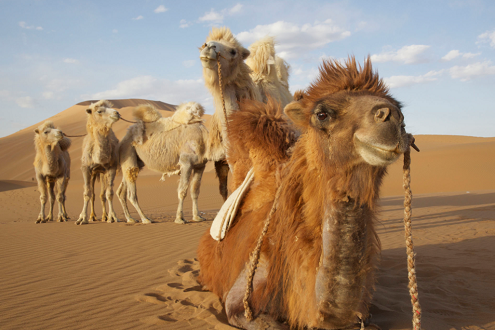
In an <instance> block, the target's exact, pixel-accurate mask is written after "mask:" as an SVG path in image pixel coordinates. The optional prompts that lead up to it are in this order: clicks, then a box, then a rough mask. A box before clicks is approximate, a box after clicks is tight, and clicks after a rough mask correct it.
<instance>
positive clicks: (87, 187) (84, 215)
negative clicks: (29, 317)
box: [76, 166, 93, 225]
mask: <svg viewBox="0 0 495 330" xmlns="http://www.w3.org/2000/svg"><path fill="white" fill-rule="evenodd" d="M81 170H82V174H83V179H84V193H83V196H84V204H83V209H82V211H81V214H80V215H79V219H77V220H76V225H82V224H86V223H89V222H88V204H89V200H90V199H91V198H92V196H93V195H92V194H93V191H92V189H91V188H92V187H91V179H92V178H91V169H90V168H89V167H87V166H84V167H82V168H81Z"/></svg>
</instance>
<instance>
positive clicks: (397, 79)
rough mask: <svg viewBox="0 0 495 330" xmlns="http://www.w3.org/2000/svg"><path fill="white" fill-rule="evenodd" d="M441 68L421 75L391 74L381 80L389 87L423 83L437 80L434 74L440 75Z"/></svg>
mask: <svg viewBox="0 0 495 330" xmlns="http://www.w3.org/2000/svg"><path fill="white" fill-rule="evenodd" d="M442 72H443V70H440V71H430V72H428V73H427V74H424V75H421V76H392V77H388V78H384V79H383V80H384V81H385V83H386V84H387V85H388V86H389V87H390V88H399V87H406V86H411V85H417V84H423V83H427V82H432V81H435V80H437V78H436V76H438V75H440V74H441V73H442Z"/></svg>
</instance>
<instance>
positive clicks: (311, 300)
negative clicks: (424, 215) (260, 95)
mask: <svg viewBox="0 0 495 330" xmlns="http://www.w3.org/2000/svg"><path fill="white" fill-rule="evenodd" d="M294 98H295V101H293V102H291V103H289V104H288V105H287V106H286V107H285V109H284V113H285V114H286V115H287V117H288V118H290V121H291V122H292V123H293V124H294V125H296V126H297V127H298V128H299V130H300V132H301V135H300V136H299V138H298V139H297V140H295V139H291V137H292V136H293V134H292V133H293V132H291V131H292V130H293V128H292V127H291V123H290V122H289V120H287V119H286V117H285V116H283V112H282V109H281V107H280V106H279V104H278V103H277V102H275V101H273V100H270V99H269V101H268V102H267V103H266V104H264V103H260V102H257V101H250V100H246V101H244V102H242V103H241V105H240V108H241V111H238V112H236V113H233V114H232V115H231V121H230V123H229V141H230V144H231V146H232V147H233V148H237V149H239V150H241V151H242V150H249V151H248V153H249V157H250V159H251V160H252V163H253V166H254V183H253V184H252V185H251V187H250V190H249V191H248V192H247V193H246V195H245V197H244V200H243V201H242V203H241V205H240V209H239V212H238V213H237V216H236V218H235V219H234V222H233V224H232V226H231V228H230V230H229V231H228V232H227V234H226V236H225V238H224V239H223V240H222V241H216V240H214V239H213V238H212V236H210V232H209V230H207V232H206V233H205V234H204V235H203V236H202V238H201V240H200V243H199V246H198V250H197V254H198V260H199V263H200V274H199V277H198V281H199V283H200V284H201V285H202V286H203V288H204V289H206V290H209V291H212V292H213V293H215V294H216V295H218V297H219V298H220V299H221V301H222V302H223V304H224V307H225V311H226V314H227V318H228V321H229V323H230V324H231V325H233V326H236V327H239V328H243V329H286V328H289V327H290V328H291V329H292V328H300V329H303V328H308V329H310V328H318V329H343V328H348V327H349V328H352V327H355V326H356V323H358V324H359V323H360V321H363V322H364V321H365V320H367V319H368V317H369V311H368V306H369V304H370V301H371V298H372V292H373V286H374V281H375V278H374V273H375V268H376V267H377V262H378V258H379V253H380V242H379V239H378V236H377V234H376V231H375V229H374V223H375V221H376V218H377V201H378V198H379V190H380V185H381V182H382V178H383V177H384V175H385V174H386V169H387V166H388V165H390V164H391V163H393V162H394V161H395V160H397V159H398V158H399V157H400V155H401V154H403V153H404V152H405V151H406V150H408V148H409V145H410V144H411V143H413V141H414V140H413V137H412V135H411V134H408V133H406V131H405V129H404V127H405V124H404V116H403V114H402V112H401V103H400V102H399V101H397V100H396V99H394V98H393V97H392V96H391V95H390V93H389V91H388V88H387V87H386V85H385V84H384V82H383V80H382V79H380V78H379V76H378V74H377V73H376V72H374V71H373V69H372V65H371V62H370V59H369V58H368V59H367V60H366V61H365V63H364V66H363V67H361V65H358V64H357V63H356V60H355V59H354V58H353V57H350V58H349V59H348V60H347V61H346V63H345V64H340V63H339V62H338V61H333V60H327V61H323V63H322V64H321V66H320V72H319V77H317V78H316V80H315V81H314V82H313V83H312V84H311V85H310V86H309V87H308V88H307V89H306V90H304V91H299V92H297V93H296V95H295V97H294ZM238 153H240V151H239V152H238ZM263 235H264V236H263ZM257 244H259V245H258V248H257ZM251 253H252V254H251ZM257 253H259V259H256V256H257V255H258V254H257ZM250 255H251V256H250ZM253 256H254V258H255V259H254V260H253V259H252V258H253ZM251 269H254V270H255V273H254V276H252V271H251ZM248 275H249V276H250V277H249V278H248ZM251 280H252V281H251ZM245 292H247V293H248V294H245ZM245 296H248V297H247V298H248V299H244V297H245ZM244 301H245V302H244ZM245 306H247V307H245ZM250 311H251V312H252V314H250V313H249V312H250ZM371 327H372V326H366V328H368V329H371ZM374 329H376V328H374Z"/></svg>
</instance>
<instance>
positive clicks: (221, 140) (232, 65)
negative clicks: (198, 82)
mask: <svg viewBox="0 0 495 330" xmlns="http://www.w3.org/2000/svg"><path fill="white" fill-rule="evenodd" d="M270 43H271V44H270ZM253 49H255V50H256V51H257V53H256V54H254V55H255V56H254V57H252V58H251V60H250V61H251V63H252V65H253V67H255V68H256V70H258V71H257V72H255V75H256V77H257V78H258V80H259V81H258V84H256V83H255V82H254V81H253V78H252V75H253V71H252V70H251V68H249V66H248V65H247V64H246V62H244V60H246V59H249V56H250V54H251V53H250V51H249V50H247V49H246V48H244V47H243V46H242V45H241V44H240V43H239V41H238V40H237V39H236V38H235V37H234V35H233V34H232V32H231V31H230V30H229V29H228V28H226V27H223V28H212V30H211V32H210V34H209V35H208V37H207V39H206V42H205V44H204V45H203V46H201V47H200V59H201V64H202V65H203V77H204V80H205V85H206V87H207V88H208V89H209V91H210V92H211V94H212V95H213V99H214V102H215V113H214V114H213V116H212V121H211V128H210V134H209V139H208V149H209V156H208V159H209V160H213V161H214V162H215V169H216V173H217V175H218V177H219V180H220V193H221V195H222V196H223V197H224V199H226V198H227V195H228V191H227V176H228V172H229V166H230V169H231V170H232V173H233V184H232V188H234V189H235V188H237V187H238V186H239V185H240V184H241V183H242V181H243V180H244V177H245V176H246V173H247V172H248V171H249V169H250V168H251V166H252V164H251V161H250V160H249V158H242V159H241V158H240V157H235V158H233V159H235V161H236V163H230V162H229V163H227V162H226V156H227V150H228V148H229V147H228V137H227V121H226V118H225V115H227V116H230V115H231V114H232V113H234V112H235V111H237V110H238V109H239V106H238V102H239V101H241V100H243V99H249V100H258V101H263V99H264V98H265V99H266V94H270V95H271V96H272V97H274V98H275V99H278V100H279V101H281V102H284V105H285V103H286V102H287V100H286V99H287V93H285V92H284V91H283V90H284V87H282V86H280V84H282V85H284V84H285V85H287V86H288V83H287V79H288V66H287V65H286V64H285V63H284V62H283V60H282V61H281V59H280V58H277V57H276V56H275V50H274V47H273V39H270V38H268V39H265V40H264V41H262V42H258V43H257V44H256V45H254V48H253ZM267 54H268V56H266V55H267ZM270 56H272V57H274V56H275V57H274V58H275V65H274V66H275V70H272V73H276V74H275V75H267V73H268V72H269V71H268V70H270V69H271V68H272V65H273V64H271V61H270ZM218 62H220V65H221V78H222V80H221V88H220V83H219V82H220V79H219V76H218ZM267 68H268V69H267ZM271 79H273V81H271ZM284 79H285V80H284ZM273 84H276V86H275V87H273V86H272V85H273ZM260 87H262V91H260ZM286 89H287V88H286ZM262 92H263V95H264V96H262ZM287 92H288V89H287ZM272 93H274V95H272ZM289 94H290V93H289ZM282 95H284V96H283V97H282ZM223 101H225V112H226V113H224V110H223Z"/></svg>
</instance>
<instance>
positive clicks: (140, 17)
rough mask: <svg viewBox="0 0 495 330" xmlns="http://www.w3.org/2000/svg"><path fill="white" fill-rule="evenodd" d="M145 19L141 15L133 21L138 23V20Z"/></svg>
mask: <svg viewBox="0 0 495 330" xmlns="http://www.w3.org/2000/svg"><path fill="white" fill-rule="evenodd" d="M143 18H144V17H143V16H142V15H139V16H138V17H136V18H133V19H132V20H133V21H138V20H140V19H143Z"/></svg>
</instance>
